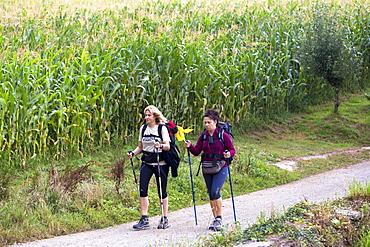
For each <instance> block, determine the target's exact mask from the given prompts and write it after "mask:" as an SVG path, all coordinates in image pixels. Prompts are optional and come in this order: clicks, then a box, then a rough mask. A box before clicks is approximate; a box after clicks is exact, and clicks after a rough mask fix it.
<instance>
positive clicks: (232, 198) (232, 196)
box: [225, 150, 236, 222]
mask: <svg viewBox="0 0 370 247" xmlns="http://www.w3.org/2000/svg"><path fill="white" fill-rule="evenodd" d="M227 152H229V150H225V153H227ZM225 160H226V162H227V168H228V170H229V182H230V193H231V201H232V203H233V211H234V221H235V222H236V213H235V202H234V193H233V183H232V179H231V172H230V158H225Z"/></svg>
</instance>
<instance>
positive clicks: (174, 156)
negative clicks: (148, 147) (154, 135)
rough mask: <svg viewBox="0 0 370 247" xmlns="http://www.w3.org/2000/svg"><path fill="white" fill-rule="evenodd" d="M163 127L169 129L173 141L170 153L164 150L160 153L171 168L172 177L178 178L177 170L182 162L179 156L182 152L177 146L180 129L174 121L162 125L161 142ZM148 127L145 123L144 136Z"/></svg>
mask: <svg viewBox="0 0 370 247" xmlns="http://www.w3.org/2000/svg"><path fill="white" fill-rule="evenodd" d="M163 126H165V127H166V128H167V131H168V133H169V136H170V140H171V141H170V149H169V150H168V151H165V150H162V153H160V155H161V158H162V159H163V160H164V161H165V162H166V164H168V165H169V166H170V167H171V174H172V177H177V176H178V173H177V168H178V167H179V164H180V161H181V159H180V156H179V152H180V150H179V148H178V146H177V145H176V138H175V134H176V133H177V131H178V128H177V125H176V124H174V123H173V122H172V121H168V122H167V123H165V124H160V125H159V126H158V137H159V138H160V139H161V140H163V139H162V127H163ZM147 127H148V124H146V123H145V124H144V125H143V128H142V131H141V133H142V136H144V132H145V130H146V128H147Z"/></svg>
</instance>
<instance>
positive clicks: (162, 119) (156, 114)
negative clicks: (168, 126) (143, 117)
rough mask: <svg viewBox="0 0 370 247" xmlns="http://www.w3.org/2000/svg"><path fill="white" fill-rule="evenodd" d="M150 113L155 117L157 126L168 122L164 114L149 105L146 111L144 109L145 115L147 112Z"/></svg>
mask: <svg viewBox="0 0 370 247" xmlns="http://www.w3.org/2000/svg"><path fill="white" fill-rule="evenodd" d="M147 111H148V112H150V113H151V114H153V116H154V117H155V122H156V123H157V124H164V123H166V122H167V118H165V117H164V116H163V114H162V112H161V111H160V110H159V109H158V108H157V107H155V106H154V105H149V106H147V107H146V108H145V109H144V114H145V112H147Z"/></svg>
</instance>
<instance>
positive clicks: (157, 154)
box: [127, 105, 170, 230]
mask: <svg viewBox="0 0 370 247" xmlns="http://www.w3.org/2000/svg"><path fill="white" fill-rule="evenodd" d="M144 114H145V124H144V125H142V126H141V127H140V134H139V142H138V146H137V147H136V148H135V150H134V151H133V152H131V153H128V154H127V157H128V158H129V159H132V157H133V156H135V155H138V154H141V153H142V154H143V155H142V158H141V160H142V164H141V167H140V182H139V184H140V207H141V218H140V220H139V221H138V223H137V224H135V225H134V226H133V228H134V229H139V230H142V229H148V228H149V227H150V225H149V217H148V208H149V200H148V187H149V181H150V179H151V177H152V176H153V174H154V175H155V178H156V182H157V189H158V196H159V199H160V205H161V210H162V217H161V220H160V222H159V225H158V229H166V228H168V227H169V223H168V218H167V213H168V197H167V181H168V180H167V178H168V172H169V166H168V165H167V164H166V163H165V162H164V160H163V158H161V152H162V150H165V151H168V150H169V149H170V136H169V133H168V130H167V128H166V127H165V126H164V124H165V123H166V122H167V119H166V118H165V117H164V116H163V114H162V112H161V111H160V110H159V109H158V108H157V107H155V106H153V105H149V106H148V107H146V108H145V109H144ZM162 127H163V128H162ZM159 131H161V136H162V139H161V138H160V135H159Z"/></svg>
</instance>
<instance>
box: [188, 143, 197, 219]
mask: <svg viewBox="0 0 370 247" xmlns="http://www.w3.org/2000/svg"><path fill="white" fill-rule="evenodd" d="M186 142H188V141H186ZM189 149H190V148H188V162H189V173H190V182H191V195H192V197H193V205H194V218H195V224H196V225H198V219H197V208H196V204H195V194H194V182H193V169H192V168H191V161H190V150H189Z"/></svg>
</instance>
